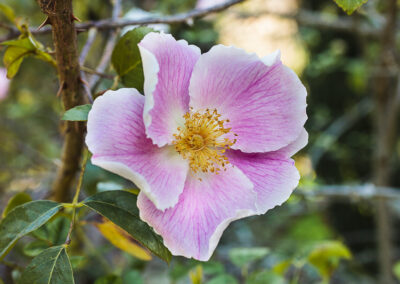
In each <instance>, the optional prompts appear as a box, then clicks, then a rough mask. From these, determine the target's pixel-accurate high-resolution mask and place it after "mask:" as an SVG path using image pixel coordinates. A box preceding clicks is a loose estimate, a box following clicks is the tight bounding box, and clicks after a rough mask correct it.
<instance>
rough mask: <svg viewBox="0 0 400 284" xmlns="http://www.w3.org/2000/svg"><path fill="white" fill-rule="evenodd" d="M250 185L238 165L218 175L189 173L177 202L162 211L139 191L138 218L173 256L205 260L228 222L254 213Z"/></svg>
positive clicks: (251, 186) (254, 198) (252, 192)
mask: <svg viewBox="0 0 400 284" xmlns="http://www.w3.org/2000/svg"><path fill="white" fill-rule="evenodd" d="M252 188H253V184H252V183H251V182H250V181H249V179H248V178H247V177H246V176H245V175H244V174H243V173H242V172H241V171H240V170H238V169H237V168H228V169H227V171H226V172H224V171H222V172H221V173H220V174H218V175H216V174H209V175H203V177H202V181H200V180H199V179H198V178H197V177H194V176H192V175H189V176H188V178H187V180H186V183H185V189H184V191H183V193H182V194H181V196H180V197H179V202H178V204H177V205H176V206H175V207H174V208H171V209H168V210H166V211H164V212H162V211H159V210H157V209H156V208H155V207H154V205H153V203H152V202H150V201H149V200H148V199H147V198H146V196H144V195H143V194H139V198H138V207H139V209H140V218H141V219H142V220H144V221H145V222H147V223H148V224H149V225H150V226H152V227H153V228H154V229H155V231H156V232H158V233H159V234H160V235H161V236H162V237H163V239H164V244H165V245H166V246H167V247H168V249H169V250H170V251H171V252H172V254H174V255H182V256H185V257H188V258H190V257H193V258H195V259H198V260H203V261H206V260H208V259H209V258H210V257H211V255H212V253H213V251H214V250H215V248H216V246H217V244H218V242H219V239H220V238H221V235H222V233H223V231H224V230H225V228H226V227H227V226H228V225H229V223H230V222H232V221H234V220H237V219H240V218H243V217H246V216H249V215H254V214H255V213H256V212H255V211H256V207H255V200H256V195H255V193H254V191H253V190H252Z"/></svg>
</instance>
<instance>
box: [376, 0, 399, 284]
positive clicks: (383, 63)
mask: <svg viewBox="0 0 400 284" xmlns="http://www.w3.org/2000/svg"><path fill="white" fill-rule="evenodd" d="M386 8H387V16H386V18H387V19H386V20H387V22H386V25H385V28H384V30H383V33H382V37H381V53H380V54H381V56H380V58H379V62H378V68H379V69H380V70H393V69H395V70H397V72H398V64H397V62H396V20H397V0H390V1H388V2H387V7H386ZM396 81H397V76H396V74H394V75H392V76H388V75H387V74H384V72H381V75H380V74H378V75H376V77H375V82H374V83H375V92H374V101H375V103H374V105H375V119H374V121H375V137H376V145H375V148H374V149H375V152H374V183H375V185H376V186H389V185H390V176H391V168H392V167H391V166H392V153H393V150H394V146H395V140H396V128H397V125H396V124H397V123H396V120H397V117H398V113H397V108H396V107H395V108H393V105H395V104H396V95H397V94H396V85H397V83H396ZM376 222H377V234H378V236H377V237H378V251H379V265H380V273H381V275H380V282H379V283H382V284H390V283H394V280H393V277H392V261H393V255H392V252H393V241H392V230H391V227H392V225H391V214H390V211H389V208H388V206H387V203H386V201H385V200H384V199H383V198H380V199H378V200H377V201H376Z"/></svg>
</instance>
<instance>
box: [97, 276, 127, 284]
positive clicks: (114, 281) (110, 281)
mask: <svg viewBox="0 0 400 284" xmlns="http://www.w3.org/2000/svg"><path fill="white" fill-rule="evenodd" d="M94 284H122V279H121V277H119V276H117V275H107V276H103V277H101V278H98V279H97V280H96V281H95V282H94Z"/></svg>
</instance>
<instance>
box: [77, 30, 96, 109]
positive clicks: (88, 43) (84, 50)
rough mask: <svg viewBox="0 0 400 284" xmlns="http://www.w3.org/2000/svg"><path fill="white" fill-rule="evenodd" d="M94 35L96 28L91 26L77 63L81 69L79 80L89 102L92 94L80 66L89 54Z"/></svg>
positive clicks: (91, 100) (91, 101)
mask: <svg viewBox="0 0 400 284" xmlns="http://www.w3.org/2000/svg"><path fill="white" fill-rule="evenodd" d="M96 35H97V29H95V28H92V29H90V30H89V34H88V38H87V41H86V43H85V45H84V46H83V48H82V51H81V54H80V56H79V64H80V65H81V71H80V72H81V81H82V85H83V89H84V90H85V93H86V95H87V97H88V99H89V102H90V103H93V95H92V92H91V90H90V88H89V84H88V83H87V79H86V74H85V72H84V70H83V68H82V67H83V64H85V61H86V57H87V55H88V54H89V51H90V48H91V47H92V45H93V43H94V40H95V39H96Z"/></svg>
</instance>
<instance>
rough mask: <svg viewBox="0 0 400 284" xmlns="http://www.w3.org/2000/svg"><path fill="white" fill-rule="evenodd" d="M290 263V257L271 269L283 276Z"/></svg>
mask: <svg viewBox="0 0 400 284" xmlns="http://www.w3.org/2000/svg"><path fill="white" fill-rule="evenodd" d="M291 264H292V260H291V259H288V260H284V261H281V262H279V263H278V264H276V265H275V266H274V267H273V268H272V271H273V272H274V273H276V274H279V275H281V276H283V275H285V273H286V271H287V270H288V268H289V267H290V265H291Z"/></svg>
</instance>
